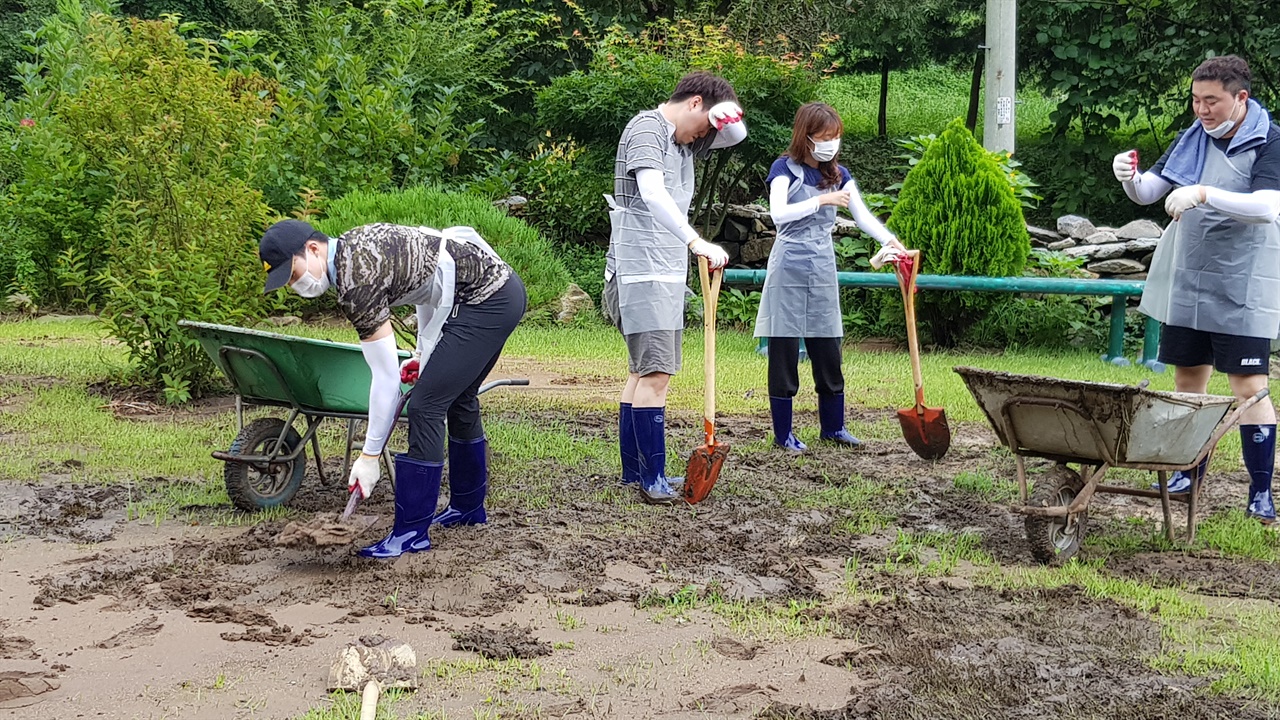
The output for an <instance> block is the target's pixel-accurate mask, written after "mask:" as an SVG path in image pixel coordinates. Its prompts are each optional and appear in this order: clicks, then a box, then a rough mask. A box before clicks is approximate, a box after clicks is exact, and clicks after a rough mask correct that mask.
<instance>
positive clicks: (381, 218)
mask: <svg viewBox="0 0 1280 720" xmlns="http://www.w3.org/2000/svg"><path fill="white" fill-rule="evenodd" d="M375 222H384V223H394V224H397V225H425V226H427V227H433V228H437V229H443V228H446V227H452V226H455V225H466V226H468V227H473V228H475V229H476V232H478V233H480V236H481V237H483V238H484V239H485V241H486V242H488V243H489V244H490V245H492V246H493V249H494V250H495V251H497V253H498V254H499V255H501V256H502V259H503V260H506V261H507V262H508V263H510V264H511V267H512V268H514V269H515V271H516V272H517V273H519V274H520V278H521V279H522V280H524V283H525V286H526V288H527V289H528V291H529V309H530V310H534V311H536V310H543V311H545V310H547V308H548V306H550V305H551V304H552V303H554V302H555V301H556V300H558V299H559V297H560V295H561V294H562V293H563V292H564V289H565V288H566V287H568V285H569V272H568V270H566V269H565V266H564V262H563V261H561V260H560V257H559V256H558V255H556V253H555V252H554V251H553V248H552V245H551V243H550V242H548V241H547V239H546V238H545V237H543V236H542V234H541V233H539V232H538V231H537V230H535V229H533V228H531V227H529V225H528V224H527V223H525V222H524V221H522V220H518V219H516V218H513V217H510V216H508V215H507V214H505V213H503V212H502V211H501V210H498V209H497V208H495V207H494V206H493V205H492V204H491V203H489V202H488V201H487V200H485V199H484V198H480V197H476V196H473V195H464V194H457V193H447V192H444V191H442V190H440V189H438V188H432V187H425V186H424V187H415V188H409V189H408V190H405V191H403V192H391V193H376V192H365V191H357V192H353V193H351V194H349V195H347V196H345V197H343V198H341V199H338V200H335V201H333V202H331V203H329V205H328V208H327V209H326V217H325V218H324V219H323V220H319V221H317V222H316V223H315V226H316V228H317V229H318V230H320V231H321V232H323V233H325V234H327V235H329V236H331V237H337V236H339V235H341V234H342V233H344V232H346V231H348V230H350V229H351V228H353V227H357V226H360V225H368V224H370V223H375Z"/></svg>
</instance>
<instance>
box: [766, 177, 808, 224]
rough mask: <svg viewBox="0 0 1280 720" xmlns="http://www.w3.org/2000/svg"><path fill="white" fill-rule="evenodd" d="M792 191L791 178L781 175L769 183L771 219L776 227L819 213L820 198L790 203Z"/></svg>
mask: <svg viewBox="0 0 1280 720" xmlns="http://www.w3.org/2000/svg"><path fill="white" fill-rule="evenodd" d="M790 190H791V178H790V177H788V176H786V175H779V176H778V177H776V178H774V179H773V182H771V183H769V217H771V218H773V224H774V226H775V227H776V226H778V225H781V224H783V223H789V222H794V221H796V220H799V219H800V218H803V217H809V216H810V215H812V214H814V213H816V212H818V198H816V197H811V198H809V199H808V200H805V201H804V202H798V203H788V202H787V196H788V195H789V194H790Z"/></svg>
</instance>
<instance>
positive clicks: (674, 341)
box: [601, 277, 684, 376]
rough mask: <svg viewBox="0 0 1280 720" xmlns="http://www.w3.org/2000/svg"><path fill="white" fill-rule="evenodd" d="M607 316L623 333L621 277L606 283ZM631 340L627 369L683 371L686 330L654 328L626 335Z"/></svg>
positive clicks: (649, 372) (643, 372)
mask: <svg viewBox="0 0 1280 720" xmlns="http://www.w3.org/2000/svg"><path fill="white" fill-rule="evenodd" d="M601 301H602V302H601V304H602V305H604V316H605V318H606V319H608V320H609V322H610V324H612V325H613V326H614V327H616V328H618V332H622V313H621V312H619V310H618V279H617V278H616V277H615V278H613V279H612V280H609V281H608V282H606V283H605V284H604V296H603V297H602V298H601ZM622 338H623V339H624V340H626V341H627V370H628V371H629V372H632V373H634V374H636V375H641V376H644V375H652V374H653V373H663V374H665V375H675V374H676V373H678V372H680V342H681V340H682V339H683V338H684V330H650V331H648V332H640V333H632V334H630V335H623V336H622Z"/></svg>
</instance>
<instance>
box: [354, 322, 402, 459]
mask: <svg viewBox="0 0 1280 720" xmlns="http://www.w3.org/2000/svg"><path fill="white" fill-rule="evenodd" d="M360 352H362V353H364V361H365V362H367V363H369V371H370V372H372V373H373V382H371V383H369V428H368V430H366V431H365V435H364V453H365V454H366V455H378V454H379V453H381V452H382V448H383V446H385V445H386V444H387V438H388V437H390V436H391V426H392V425H394V424H395V421H396V419H395V412H396V405H397V404H399V401H400V356H399V355H398V354H397V353H396V336H395V334H394V333H392V334H391V335H388V336H386V337H384V338H382V339H381V340H374V341H372V342H362V343H360Z"/></svg>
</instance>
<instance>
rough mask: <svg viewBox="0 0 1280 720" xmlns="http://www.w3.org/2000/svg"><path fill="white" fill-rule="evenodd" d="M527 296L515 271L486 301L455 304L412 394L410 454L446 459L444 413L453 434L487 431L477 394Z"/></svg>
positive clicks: (465, 437) (457, 436) (418, 457)
mask: <svg viewBox="0 0 1280 720" xmlns="http://www.w3.org/2000/svg"><path fill="white" fill-rule="evenodd" d="M526 300H527V297H526V295H525V290H524V283H523V282H521V280H520V277H519V276H517V275H516V274H515V273H514V272H512V273H511V279H510V280H508V281H507V284H506V285H503V286H502V288H501V289H499V290H498V291H497V292H496V293H494V294H493V295H491V296H489V298H488V299H487V300H485V301H484V302H482V303H480V304H478V305H458V306H456V307H455V308H454V314H453V316H452V317H450V318H449V320H448V322H446V323H445V324H444V329H443V330H442V335H441V337H440V342H439V344H437V345H436V349H435V351H434V352H432V353H431V359H430V360H428V361H427V365H426V367H424V368H422V371H421V372H420V373H419V375H418V383H417V384H416V385H414V387H413V394H412V395H410V396H409V457H411V458H414V459H415V460H425V461H427V462H444V431H445V419H446V418H447V419H448V421H449V436H450V437H452V438H454V439H457V440H475V439H476V438H478V437H480V436H482V435H484V426H483V425H482V424H481V422H480V398H479V397H477V396H476V393H477V391H478V390H479V389H480V383H482V382H484V379H485V377H486V376H487V375H488V374H489V371H490V370H492V369H493V366H494V365H495V364H497V362H498V356H499V355H501V354H502V346H503V345H506V343H507V338H508V337H510V336H511V332H512V331H513V330H515V329H516V325H517V324H518V323H519V322H520V318H522V317H524V311H525V303H526Z"/></svg>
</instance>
